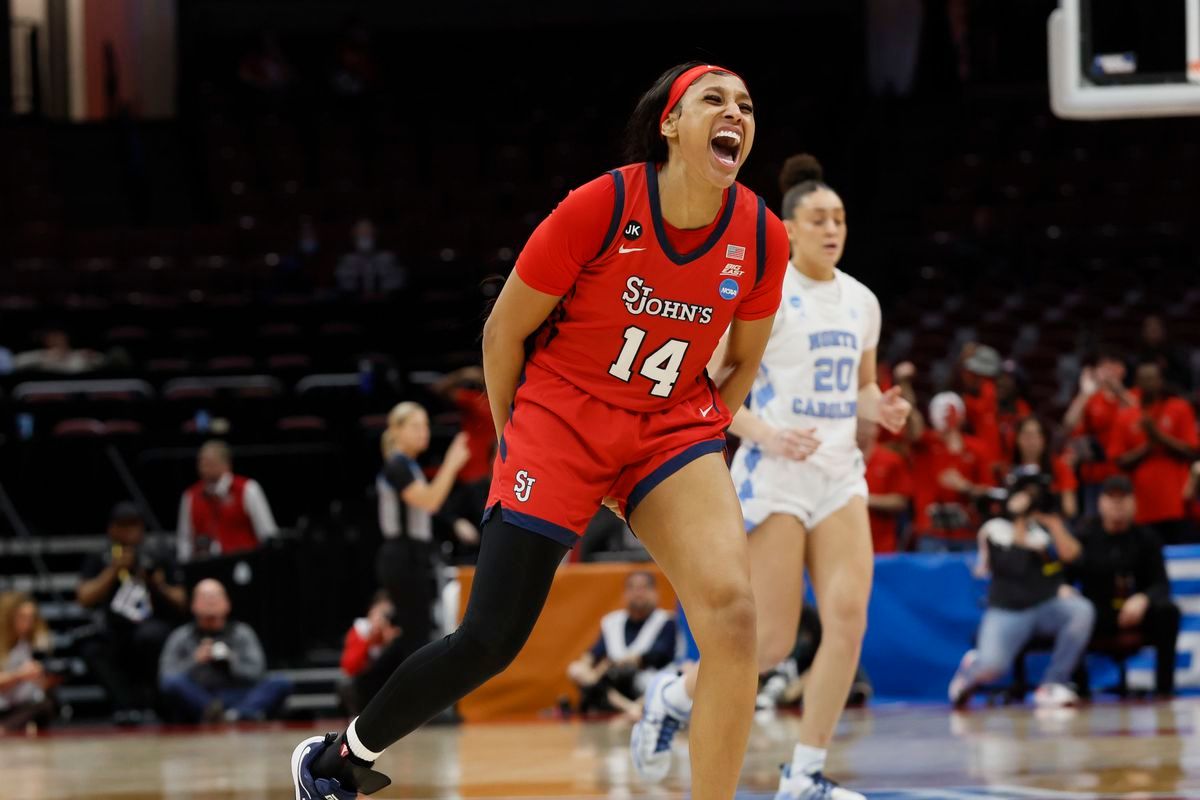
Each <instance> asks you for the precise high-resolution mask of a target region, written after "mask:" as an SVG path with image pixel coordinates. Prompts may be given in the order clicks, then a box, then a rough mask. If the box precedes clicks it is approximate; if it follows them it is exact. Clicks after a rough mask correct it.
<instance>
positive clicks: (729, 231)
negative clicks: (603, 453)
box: [516, 163, 788, 411]
mask: <svg viewBox="0 0 1200 800" xmlns="http://www.w3.org/2000/svg"><path fill="white" fill-rule="evenodd" d="M787 260H788V240H787V232H786V231H785V230H784V227H783V223H781V222H780V221H779V219H778V217H776V216H775V215H774V214H773V213H771V211H770V210H769V209H767V208H766V205H765V204H764V203H763V200H762V198H760V197H758V196H757V195H755V194H754V193H753V192H751V191H750V190H749V189H747V188H746V187H744V186H741V185H740V184H736V183H735V184H734V185H733V186H731V187H730V188H729V189H727V190H726V192H725V198H724V203H723V205H722V208H721V211H720V213H719V214H718V215H717V218H716V220H714V221H713V223H712V224H711V225H708V226H706V227H704V228H700V229H697V230H681V229H678V228H674V227H672V226H671V225H670V224H668V223H667V222H666V220H664V219H663V217H662V210H661V207H660V204H659V197H658V171H657V169H656V167H655V165H653V164H650V163H646V164H634V165H630V166H626V167H622V168H620V169H616V170H613V171H612V172H609V173H607V174H605V175H603V176H601V177H599V178H597V179H596V180H594V181H591V182H590V183H587V184H585V185H583V186H581V187H580V188H578V189H576V190H575V191H573V192H571V193H570V194H569V195H567V197H566V199H564V200H563V201H562V202H561V203H560V204H559V205H558V207H557V208H556V209H554V211H553V213H551V214H550V216H548V217H547V218H546V219H545V220H543V221H542V223H541V225H539V226H538V227H537V230H535V231H534V232H533V235H532V236H530V238H529V241H528V242H527V243H526V245H525V249H524V250H522V251H521V256H520V258H518V259H517V267H516V269H517V274H518V275H520V277H521V280H523V281H524V282H525V283H526V284H528V285H529V286H531V287H532V288H534V289H537V290H538V291H540V292H545V293H546V294H552V295H561V296H562V301H561V302H560V303H559V305H558V307H557V308H556V309H555V310H554V312H552V313H551V315H550V317H549V318H548V319H547V320H546V323H545V324H544V325H543V326H542V328H541V329H540V330H539V331H538V333H537V336H536V338H535V344H534V350H533V353H532V355H531V356H530V361H533V362H535V363H537V364H538V365H539V366H541V367H544V368H546V369H548V370H550V371H552V372H554V373H556V374H558V375H560V376H562V377H563V378H564V379H566V380H567V381H569V382H571V383H573V384H574V385H575V386H578V387H579V388H580V389H582V390H584V391H585V392H588V393H589V394H592V395H594V396H595V397H597V398H599V399H601V400H604V401H605V402H607V403H611V404H612V405H615V406H620V407H622V408H627V409H630V410H633V411H656V410H659V409H663V408H667V407H669V406H672V405H675V404H676V403H679V402H683V401H685V400H688V399H690V398H691V397H693V396H695V394H696V393H697V392H701V391H706V387H707V378H706V375H705V371H704V368H705V366H706V365H707V364H708V360H709V358H710V357H711V356H712V353H713V350H714V349H715V348H716V346H717V342H718V341H719V340H720V338H721V335H722V334H723V333H724V332H725V330H726V328H728V327H729V324H730V322H732V321H733V319H734V318H735V317H736V318H738V319H741V320H756V319H763V318H764V317H769V316H771V315H773V314H774V313H775V311H776V309H777V308H778V307H779V298H780V295H781V293H782V286H783V275H784V270H786V269H787Z"/></svg>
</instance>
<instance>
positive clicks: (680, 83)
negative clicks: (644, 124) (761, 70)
mask: <svg viewBox="0 0 1200 800" xmlns="http://www.w3.org/2000/svg"><path fill="white" fill-rule="evenodd" d="M710 72H728V73H729V74H730V75H732V76H733V77H735V78H737V79H738V80H741V79H742V76H740V75H738V74H737V73H736V72H734V71H733V70H730V69H725V68H724V67H718V66H716V65H715V64H698V65H697V66H694V67H692V68H691V69H689V70H688V71H686V72H684V73H683V74H682V75H680V76H679V77H678V78H676V79H675V82H674V83H672V84H671V93H670V94H669V95H667V104H666V105H665V106H663V110H662V116H661V117H659V118H658V124H659V125H662V124H663V123H664V122H666V121H667V115H668V114H670V113H671V109H672V108H674V107H675V106H676V104H678V103H679V98H681V97H683V93H684V92H686V91H687V90H688V87H689V86H691V85H692V84H693V83H695V82H696V81H698V80H699V79H700V76H702V75H707V74H708V73H710Z"/></svg>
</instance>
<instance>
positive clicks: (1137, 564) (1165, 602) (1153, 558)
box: [1072, 475, 1180, 697]
mask: <svg viewBox="0 0 1200 800" xmlns="http://www.w3.org/2000/svg"><path fill="white" fill-rule="evenodd" d="M1136 510H1137V501H1136V500H1135V499H1134V495H1133V484H1132V483H1131V482H1130V480H1129V478H1127V477H1125V476H1124V475H1114V476H1113V477H1111V478H1109V479H1108V480H1106V481H1105V482H1104V485H1103V489H1102V491H1101V494H1100V516H1099V518H1097V519H1094V520H1092V521H1091V522H1090V523H1089V524H1088V527H1087V528H1086V529H1085V531H1084V534H1083V536H1082V537H1081V540H1080V543H1081V544H1082V545H1083V553H1082V555H1081V556H1080V558H1079V559H1078V560H1077V561H1076V562H1075V563H1074V564H1072V574H1073V575H1074V577H1076V578H1078V579H1079V581H1080V584H1081V586H1082V588H1083V593H1084V595H1085V596H1086V597H1087V598H1088V599H1089V600H1091V601H1092V604H1093V605H1094V606H1095V607H1096V631H1095V635H1096V636H1097V637H1104V636H1112V635H1114V634H1116V633H1118V632H1120V631H1122V630H1131V629H1138V630H1140V631H1141V632H1142V634H1143V636H1145V638H1146V641H1147V643H1148V644H1151V645H1153V646H1154V649H1155V658H1154V661H1155V670H1154V672H1155V680H1154V689H1155V692H1156V693H1157V694H1158V695H1160V696H1163V697H1169V696H1170V695H1172V694H1174V692H1175V647H1176V645H1175V642H1176V639H1177V637H1178V636H1179V621H1180V611H1179V607H1178V606H1177V605H1175V604H1174V603H1173V602H1171V584H1170V581H1169V580H1168V579H1167V566H1166V563H1165V562H1164V561H1163V555H1162V540H1161V539H1159V538H1158V534H1156V533H1155V532H1154V531H1153V530H1151V529H1150V528H1147V527H1143V526H1141V525H1134V524H1133V518H1134V514H1135V512H1136Z"/></svg>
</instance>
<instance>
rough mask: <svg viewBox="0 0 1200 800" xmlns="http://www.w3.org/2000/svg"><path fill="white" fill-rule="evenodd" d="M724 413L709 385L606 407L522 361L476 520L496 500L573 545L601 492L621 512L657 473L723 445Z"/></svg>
mask: <svg viewBox="0 0 1200 800" xmlns="http://www.w3.org/2000/svg"><path fill="white" fill-rule="evenodd" d="M731 420H732V415H731V414H730V413H729V409H727V408H726V407H725V404H724V403H723V402H721V398H720V396H719V395H718V394H717V392H716V390H715V389H714V388H713V387H712V385H711V383H710V384H709V387H708V388H707V389H701V390H700V391H693V392H692V393H691V397H690V398H689V399H685V400H681V401H680V402H679V403H677V404H676V405H674V406H672V407H670V408H667V409H665V410H663V411H654V412H649V413H644V412H638V411H630V410H628V409H624V408H619V407H617V406H613V405H609V404H608V403H605V402H604V401H603V400H600V399H598V398H596V397H595V396H593V395H590V394H588V393H587V392H584V391H583V390H581V389H579V388H578V387H576V386H575V385H574V384H571V383H568V382H567V381H566V380H564V379H562V378H560V377H559V376H558V375H556V374H555V373H553V372H550V371H548V370H546V369H543V368H541V367H538V366H537V365H535V364H527V365H526V367H525V377H524V381H523V382H522V383H521V384H520V386H519V387H518V388H517V395H516V398H515V400H514V402H513V410H512V414H511V416H510V417H509V419H508V424H507V425H505V426H504V436H503V437H502V438H501V439H500V446H499V452H498V453H497V454H496V463H495V467H494V468H493V472H492V488H491V492H490V493H489V494H488V501H487V511H486V512H485V513H484V517H483V518H484V520H485V521H486V520H487V519H488V518H489V517H490V516H491V515H492V514H493V513H495V511H496V506H497V504H499V506H500V509H501V511H500V513H501V514H502V515H503V519H504V521H505V522H508V523H511V524H513V525H516V526H518V527H521V528H525V529H526V530H530V531H534V532H535V533H540V534H542V535H543V536H546V537H548V538H550V539H553V540H555V541H557V542H559V543H560V544H564V545H566V546H567V547H573V546H574V545H575V542H576V540H577V539H578V538H579V537H580V536H582V535H583V531H584V529H585V528H587V525H588V523H589V522H590V521H591V519H592V516H593V515H595V513H596V511H597V509H598V508H599V507H600V502H601V500H603V498H605V497H613V498H615V499H616V500H617V501H618V502H619V503H620V504H621V507H622V510H623V511H624V512H625V515H626V518H628V517H629V515H630V514H631V513H632V512H633V509H634V508H636V507H637V504H638V503H639V502H641V501H642V500H643V499H645V497H646V495H648V494H649V493H650V491H651V490H652V489H654V487H655V486H658V484H660V483H662V482H663V481H664V480H665V479H666V478H668V477H669V476H671V475H672V474H674V473H675V472H677V471H678V470H680V469H681V468H682V467H684V466H685V465H686V464H688V463H690V462H692V461H694V460H695V459H697V458H699V457H700V456H702V455H706V454H708V453H719V452H721V451H723V450H724V449H725V429H726V428H727V427H729V423H730V421H731Z"/></svg>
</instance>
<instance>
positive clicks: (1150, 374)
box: [1109, 361, 1200, 544]
mask: <svg viewBox="0 0 1200 800" xmlns="http://www.w3.org/2000/svg"><path fill="white" fill-rule="evenodd" d="M1137 386H1138V389H1139V390H1141V399H1142V402H1141V405H1140V406H1134V407H1130V408H1125V409H1123V410H1122V411H1121V412H1120V413H1119V414H1118V415H1117V419H1116V421H1115V422H1114V423H1113V428H1112V439H1111V442H1110V445H1109V452H1110V453H1111V454H1112V457H1113V458H1114V459H1115V460H1116V462H1117V465H1118V466H1119V467H1120V468H1121V469H1123V470H1125V471H1126V472H1127V473H1129V475H1130V477H1131V478H1132V480H1133V491H1134V496H1135V497H1136V499H1137V518H1136V521H1137V523H1138V524H1139V525H1148V526H1150V527H1151V528H1153V529H1154V530H1155V532H1156V533H1158V535H1159V537H1160V538H1161V539H1162V540H1163V541H1164V542H1166V543H1167V544H1179V543H1181V542H1185V541H1190V540H1191V539H1192V538H1193V537H1192V534H1191V532H1190V531H1189V530H1188V525H1187V520H1186V515H1185V513H1184V497H1183V495H1184V489H1185V488H1186V484H1187V480H1188V474H1189V469H1190V465H1191V463H1192V461H1193V459H1194V458H1195V456H1196V448H1197V446H1198V445H1200V436H1198V434H1197V430H1196V413H1195V411H1194V410H1193V409H1192V406H1191V404H1190V403H1189V402H1187V401H1186V400H1184V399H1183V398H1180V397H1174V396H1172V395H1170V394H1168V393H1167V388H1166V385H1165V383H1164V381H1163V373H1162V368H1161V367H1160V366H1159V365H1158V363H1157V362H1155V361H1144V362H1142V363H1141V364H1139V365H1138V368H1137Z"/></svg>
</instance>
